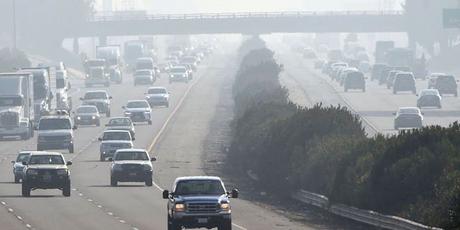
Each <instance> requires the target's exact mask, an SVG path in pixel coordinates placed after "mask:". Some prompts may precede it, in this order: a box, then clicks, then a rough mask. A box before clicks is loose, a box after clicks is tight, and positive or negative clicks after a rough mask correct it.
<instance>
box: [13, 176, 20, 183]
mask: <svg viewBox="0 0 460 230" xmlns="http://www.w3.org/2000/svg"><path fill="white" fill-rule="evenodd" d="M14 183H15V184H18V183H19V177H18V176H16V175H14Z"/></svg>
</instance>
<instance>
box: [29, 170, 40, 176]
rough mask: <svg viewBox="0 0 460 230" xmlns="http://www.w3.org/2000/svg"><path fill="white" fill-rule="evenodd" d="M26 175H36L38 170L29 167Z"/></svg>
mask: <svg viewBox="0 0 460 230" xmlns="http://www.w3.org/2000/svg"><path fill="white" fill-rule="evenodd" d="M27 175H38V171H37V170H36V169H29V170H27Z"/></svg>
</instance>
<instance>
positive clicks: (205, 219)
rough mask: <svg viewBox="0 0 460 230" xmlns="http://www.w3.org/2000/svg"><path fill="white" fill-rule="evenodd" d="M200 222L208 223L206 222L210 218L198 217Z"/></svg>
mask: <svg viewBox="0 0 460 230" xmlns="http://www.w3.org/2000/svg"><path fill="white" fill-rule="evenodd" d="M198 223H199V224H206V223H208V218H198Z"/></svg>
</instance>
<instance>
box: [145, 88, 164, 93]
mask: <svg viewBox="0 0 460 230" xmlns="http://www.w3.org/2000/svg"><path fill="white" fill-rule="evenodd" d="M147 93H148V94H166V89H160V88H158V89H149V91H148V92H147Z"/></svg>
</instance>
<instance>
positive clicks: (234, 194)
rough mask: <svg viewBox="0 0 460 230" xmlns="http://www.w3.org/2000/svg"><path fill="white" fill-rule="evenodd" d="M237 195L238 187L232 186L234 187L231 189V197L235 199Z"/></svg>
mask: <svg viewBox="0 0 460 230" xmlns="http://www.w3.org/2000/svg"><path fill="white" fill-rule="evenodd" d="M238 195H239V191H238V189H236V188H234V189H233V190H232V198H235V199H236V198H238Z"/></svg>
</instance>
